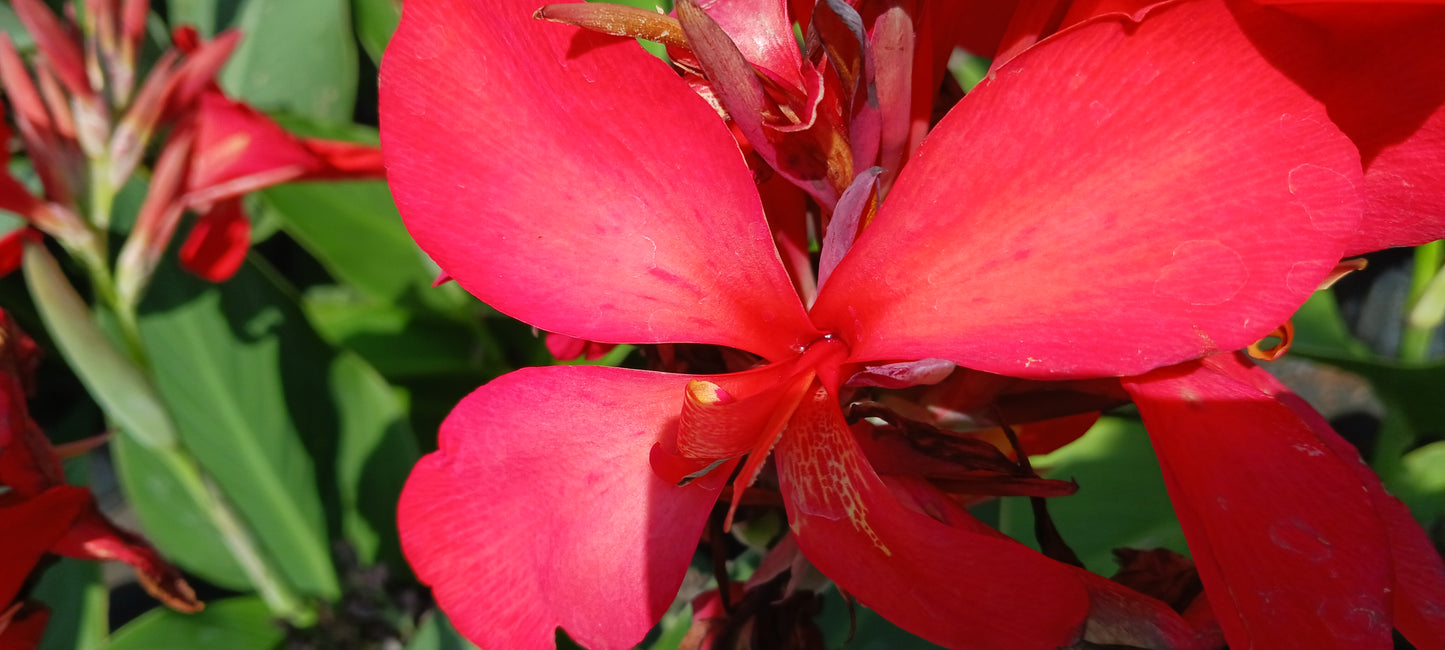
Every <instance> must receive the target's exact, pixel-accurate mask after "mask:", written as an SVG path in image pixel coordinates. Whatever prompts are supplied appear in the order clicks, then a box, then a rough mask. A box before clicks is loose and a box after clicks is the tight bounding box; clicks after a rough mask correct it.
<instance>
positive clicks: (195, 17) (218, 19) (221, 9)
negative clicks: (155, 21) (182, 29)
mask: <svg viewBox="0 0 1445 650" xmlns="http://www.w3.org/2000/svg"><path fill="white" fill-rule="evenodd" d="M242 2H244V0H166V9H167V10H168V11H169V15H170V20H171V24H172V25H176V26H180V25H191V26H192V27H195V28H196V31H199V32H200V33H201V35H202V36H205V37H207V38H209V37H211V36H215V35H216V32H219V31H221V30H223V29H225V28H226V27H229V26H230V25H231V22H232V21H233V20H234V19H235V17H236V12H237V10H239V9H240V7H241V4H242Z"/></svg>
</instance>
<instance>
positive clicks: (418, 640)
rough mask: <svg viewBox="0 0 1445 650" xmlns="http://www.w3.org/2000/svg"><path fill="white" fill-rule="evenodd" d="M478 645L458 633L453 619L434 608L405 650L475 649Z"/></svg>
mask: <svg viewBox="0 0 1445 650" xmlns="http://www.w3.org/2000/svg"><path fill="white" fill-rule="evenodd" d="M475 648H476V646H474V645H472V644H471V642H470V641H467V640H466V639H464V638H462V635H460V634H457V631H456V628H453V627H452V624H451V621H448V620H447V617H446V614H443V613H442V612H441V610H439V609H438V610H432V612H431V613H430V614H428V615H427V616H426V617H425V620H423V621H422V624H421V626H420V627H418V628H417V630H416V634H415V635H413V636H412V637H411V642H410V643H407V644H406V648H405V650H475Z"/></svg>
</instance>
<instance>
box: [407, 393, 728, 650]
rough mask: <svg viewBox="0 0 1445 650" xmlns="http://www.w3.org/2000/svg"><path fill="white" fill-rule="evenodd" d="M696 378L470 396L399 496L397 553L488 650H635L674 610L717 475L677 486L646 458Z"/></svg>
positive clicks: (715, 490) (713, 495) (454, 618)
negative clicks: (558, 641)
mask: <svg viewBox="0 0 1445 650" xmlns="http://www.w3.org/2000/svg"><path fill="white" fill-rule="evenodd" d="M692 378H693V377H691V376H687V375H667V374H660V373H651V372H642V371H634V370H623V369H617V368H607V367H594V366H557V367H549V368H530V369H524V370H519V371H517V372H513V373H511V374H508V375H504V376H502V377H500V378H498V379H496V380H494V381H493V382H492V383H490V384H487V385H485V386H483V387H481V388H480V389H478V390H477V391H476V392H474V393H472V394H471V395H470V396H468V397H467V398H466V399H464V400H463V401H462V402H461V404H459V405H458V406H457V408H456V409H455V410H453V411H452V414H451V415H450V416H449V417H448V418H447V420H446V422H444V423H443V424H442V429H441V439H440V444H441V450H440V451H438V452H436V453H433V454H431V455H429V456H427V457H425V458H423V459H422V460H421V462H420V463H418V465H417V466H416V468H415V469H414V470H413V471H412V475H411V478H410V479H409V480H408V481H407V485H406V489H405V491H404V492H403V493H402V498H401V505H400V506H399V525H400V529H401V537H402V547H403V549H404V550H405V551H406V555H407V558H408V559H409V560H410V561H411V564H412V566H413V567H414V568H415V569H416V572H417V576H418V577H420V578H421V579H422V581H424V582H426V583H428V584H430V585H432V588H433V589H434V591H435V593H436V597H437V601H438V602H439V603H440V604H441V607H442V609H443V610H445V611H446V612H447V614H448V615H449V616H450V617H451V620H452V621H453V623H455V624H456V626H457V628H458V629H459V630H461V631H462V633H463V634H465V635H466V636H467V637H468V638H470V639H471V640H473V641H474V642H476V643H478V644H479V645H481V647H483V648H516V649H518V650H526V649H529V648H551V647H553V634H554V632H553V630H554V628H556V627H557V626H561V627H563V628H565V629H566V630H567V633H568V634H570V635H571V636H572V638H574V639H576V640H577V641H578V642H579V643H581V644H582V645H583V646H584V647H588V648H595V649H606V648H630V647H632V646H633V644H635V643H637V642H638V641H640V640H641V639H642V637H643V635H644V634H646V633H647V630H648V629H649V628H650V627H651V626H652V624H653V623H655V622H656V621H657V619H658V618H659V617H660V616H661V615H662V612H663V611H664V610H665V609H666V608H667V606H668V605H669V604H670V603H671V602H672V600H673V598H674V595H675V594H676V593H677V589H678V585H679V584H681V582H682V577H683V574H684V572H685V570H686V568H687V564H688V562H689V560H690V558H691V557H692V554H693V550H694V547H695V546H696V544H697V540H698V537H699V536H700V535H701V532H702V526H703V523H704V521H705V520H706V517H707V514H708V512H709V511H710V510H711V508H712V505H713V503H714V502H715V501H716V498H717V493H718V489H719V488H720V481H721V480H723V479H726V476H725V473H724V475H723V476H720V477H719V476H715V475H714V476H709V477H705V478H703V479H701V480H699V481H696V482H694V483H692V484H690V485H688V486H686V487H682V488H679V487H675V486H673V485H670V484H668V483H665V482H663V481H662V480H661V479H659V478H657V476H656V475H654V473H653V471H652V468H651V467H650V465H649V460H648V457H649V454H650V452H651V450H652V447H653V446H654V445H655V444H656V443H657V442H658V441H659V440H660V439H661V438H662V437H663V436H664V435H667V434H668V433H669V432H670V431H669V430H670V429H672V428H673V427H675V426H676V421H677V413H678V409H679V407H680V406H681V402H682V394H683V387H684V386H685V385H686V384H687V382H688V380H690V379H692Z"/></svg>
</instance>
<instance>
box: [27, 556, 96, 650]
mask: <svg viewBox="0 0 1445 650" xmlns="http://www.w3.org/2000/svg"><path fill="white" fill-rule="evenodd" d="M30 598H32V599H34V600H38V601H40V602H42V603H44V604H45V606H46V607H49V608H50V622H49V623H47V624H46V626H45V636H44V638H42V639H41V641H40V650H93V649H98V648H101V647H104V644H105V637H106V634H107V633H108V632H109V631H110V624H109V618H108V610H109V605H110V599H109V597H108V594H107V592H106V588H105V584H104V583H102V582H101V580H100V563H98V562H88V561H84V560H76V559H73V558H68V557H63V558H60V560H59V561H58V562H56V563H55V565H54V566H51V567H50V568H49V569H46V570H45V574H44V575H43V576H42V577H41V578H40V582H39V583H38V584H36V586H35V590H34V591H33V592H31V594H30Z"/></svg>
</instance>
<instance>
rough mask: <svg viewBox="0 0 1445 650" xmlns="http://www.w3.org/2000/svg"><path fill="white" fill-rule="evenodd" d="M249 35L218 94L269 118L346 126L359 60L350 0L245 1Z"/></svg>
mask: <svg viewBox="0 0 1445 650" xmlns="http://www.w3.org/2000/svg"><path fill="white" fill-rule="evenodd" d="M236 26H237V27H238V28H239V29H240V30H241V31H242V32H243V33H244V34H245V36H244V38H243V39H242V40H241V44H240V45H239V46H238V47H237V48H236V52H235V53H234V54H233V55H232V56H231V60H230V62H229V63H228V64H227V65H226V68H225V70H223V71H222V72H221V86H222V87H223V88H225V89H226V90H227V91H228V92H230V93H231V94H232V95H235V96H236V97H239V98H240V99H243V100H245V101H246V102H247V103H250V104H251V105H253V106H256V107H257V108H260V109H262V110H266V111H281V112H287V113H295V114H297V115H304V116H307V117H311V118H314V119H317V120H322V121H329V122H345V121H348V120H349V119H350V118H351V113H352V109H353V106H354V104H355V103H356V86H357V77H356V75H357V54H356V43H355V40H354V38H353V36H352V31H351V29H352V28H351V9H350V2H349V1H348V0H304V1H298V0H246V2H245V3H244V5H243V6H242V7H241V10H240V15H239V16H238V17H237V20H236Z"/></svg>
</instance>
